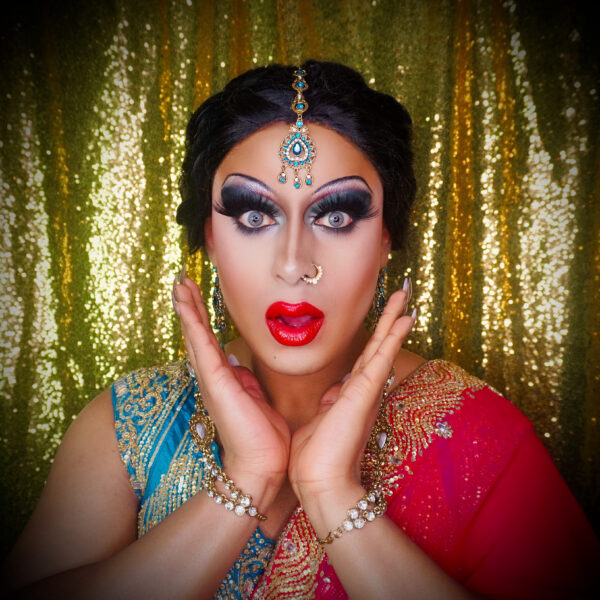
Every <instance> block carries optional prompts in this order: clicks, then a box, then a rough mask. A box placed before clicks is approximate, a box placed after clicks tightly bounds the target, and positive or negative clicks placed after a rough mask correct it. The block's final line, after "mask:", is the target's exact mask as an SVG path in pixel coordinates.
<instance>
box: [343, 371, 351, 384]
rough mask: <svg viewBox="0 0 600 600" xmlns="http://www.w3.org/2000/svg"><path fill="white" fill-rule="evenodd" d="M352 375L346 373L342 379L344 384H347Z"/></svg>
mask: <svg viewBox="0 0 600 600" xmlns="http://www.w3.org/2000/svg"><path fill="white" fill-rule="evenodd" d="M350 375H352V373H346V374H345V375H344V376H343V377H342V383H346V381H348V379H350Z"/></svg>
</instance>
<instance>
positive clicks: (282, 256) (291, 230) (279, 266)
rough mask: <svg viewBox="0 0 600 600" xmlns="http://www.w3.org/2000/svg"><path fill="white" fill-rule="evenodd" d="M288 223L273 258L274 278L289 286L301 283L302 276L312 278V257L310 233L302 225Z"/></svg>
mask: <svg viewBox="0 0 600 600" xmlns="http://www.w3.org/2000/svg"><path fill="white" fill-rule="evenodd" d="M299 221H300V222H294V221H292V220H290V221H288V223H287V225H286V227H285V229H284V230H283V231H282V240H281V244H280V247H279V249H278V250H279V251H278V252H277V256H276V258H275V276H276V277H278V278H279V279H281V280H283V281H285V282H286V283H287V284H289V285H296V284H297V283H298V282H302V276H303V275H309V276H312V274H313V271H314V268H313V266H312V264H313V262H316V260H314V257H312V255H311V240H310V232H309V231H307V230H306V227H305V226H304V223H303V222H302V221H301V220H299Z"/></svg>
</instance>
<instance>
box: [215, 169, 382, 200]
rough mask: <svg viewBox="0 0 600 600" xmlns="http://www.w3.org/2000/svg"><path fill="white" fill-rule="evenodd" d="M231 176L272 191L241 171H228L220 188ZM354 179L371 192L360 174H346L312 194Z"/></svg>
mask: <svg viewBox="0 0 600 600" xmlns="http://www.w3.org/2000/svg"><path fill="white" fill-rule="evenodd" d="M231 177H242V178H243V179H247V180H248V181H250V182H252V183H253V184H254V185H256V186H258V187H260V188H261V189H262V190H264V191H265V192H267V193H269V194H273V193H274V192H273V190H272V189H271V188H270V187H269V186H268V185H267V184H266V183H263V182H262V181H261V180H260V179H256V178H255V177H252V176H250V175H244V174H243V173H230V174H229V175H227V177H225V180H224V181H223V185H222V186H221V189H223V188H224V187H225V185H226V184H227V181H228V180H229V179H230V178H231ZM354 181H360V182H362V183H363V184H364V185H365V187H366V188H367V189H368V190H369V192H371V194H372V193H373V190H372V189H371V188H370V186H369V184H368V183H367V182H366V181H365V180H364V179H363V178H362V177H361V176H360V175H348V176H346V177H340V178H339V179H334V180H333V181H328V182H327V183H324V184H323V185H322V186H320V187H318V188H317V189H316V190H315V191H314V192H313V193H312V195H313V196H315V195H317V194H319V193H322V192H327V190H328V189H329V188H331V187H335V186H338V185H340V183H350V182H354Z"/></svg>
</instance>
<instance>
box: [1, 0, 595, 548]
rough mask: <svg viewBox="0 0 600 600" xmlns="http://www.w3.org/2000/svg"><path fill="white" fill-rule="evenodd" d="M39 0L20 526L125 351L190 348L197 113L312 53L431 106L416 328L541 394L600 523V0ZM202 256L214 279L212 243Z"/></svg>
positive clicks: (437, 350) (507, 385) (18, 271)
mask: <svg viewBox="0 0 600 600" xmlns="http://www.w3.org/2000/svg"><path fill="white" fill-rule="evenodd" d="M22 6H25V9H24V10H20V8H19V7H22ZM27 6H29V5H28V4H27V3H25V4H24V3H15V7H16V8H15V10H10V11H4V13H3V15H2V32H1V33H0V64H1V67H2V74H3V77H2V83H1V87H2V91H1V93H0V256H1V261H2V268H1V269H0V291H1V292H0V293H1V295H2V298H1V300H0V365H1V374H0V405H1V406H0V411H1V415H2V417H1V423H2V425H0V427H1V431H0V470H1V475H2V476H1V477H0V503H1V507H2V510H0V536H1V537H2V538H3V540H2V541H3V543H4V548H5V549H8V547H10V546H12V544H13V543H14V540H15V539H16V536H17V535H18V534H19V533H20V531H21V530H22V528H23V526H24V525H25V522H26V520H27V519H28V517H29V515H30V514H31V511H32V510H33V507H34V506H35V503H36V502H37V500H38V498H39V496H40V493H41V490H42V487H43V485H44V482H45V480H46V479H47V476H48V471H49V469H50V467H51V464H52V457H53V456H54V455H55V453H56V449H57V447H58V445H59V443H60V440H61V439H62V436H63V434H64V432H65V430H66V429H67V427H68V425H69V424H70V423H71V421H72V419H73V417H74V415H76V414H77V413H79V412H80V411H81V409H82V408H83V407H84V406H85V405H86V404H87V403H88V402H89V401H90V399H91V398H93V397H94V396H95V395H96V394H97V393H98V392H99V391H100V390H102V389H103V388H104V387H106V386H107V385H110V383H111V382H113V381H114V380H115V379H117V378H118V377H120V375H121V374H122V373H124V372H128V371H132V370H133V369H136V368H138V367H140V366H142V365H149V364H155V363H159V364H166V363H168V362H171V361H174V360H177V359H178V357H180V356H181V352H182V348H183V343H182V341H181V336H180V335H179V328H178V325H177V321H176V319H174V318H173V314H172V309H171V304H170V298H169V288H170V285H171V282H172V281H173V276H174V275H175V273H177V272H178V271H179V269H180V268H181V263H182V260H183V259H184V257H186V255H187V252H186V248H185V243H184V241H183V237H184V236H182V234H181V231H180V228H179V226H177V224H176V223H175V210H176V207H177V204H178V203H179V195H178V192H177V180H178V176H179V169H180V165H181V161H182V157H183V149H184V130H185V126H186V123H187V120H188V119H189V116H190V114H191V113H192V112H193V110H194V109H195V108H196V107H198V106H199V105H200V103H201V102H202V101H203V100H205V99H206V98H208V97H209V96H210V95H211V94H214V93H216V92H219V91H220V90H221V89H223V87H224V85H225V84H226V82H227V81H228V80H230V79H231V78H233V77H235V76H237V75H239V74H240V73H242V72H243V71H245V70H246V69H248V68H251V67H254V66H256V67H258V66H263V65H266V64H269V63H272V62H279V63H286V64H298V63H300V62H302V61H303V60H304V59H306V58H322V59H323V58H326V59H327V60H335V61H340V62H342V63H345V64H348V65H350V66H352V67H354V68H356V69H358V70H359V71H360V73H361V74H363V76H364V78H365V80H366V81H367V83H368V84H369V85H371V86H372V87H374V88H376V89H378V90H380V91H383V92H386V93H389V94H391V95H392V96H394V97H396V98H398V99H399V100H400V101H401V102H403V103H404V104H405V106H406V107H407V109H408V111H409V112H410V114H411V117H412V120H413V124H414V142H415V153H414V154H415V169H416V174H417V181H418V189H419V194H418V197H417V201H416V205H415V210H414V211H413V213H412V214H411V218H410V225H411V233H410V238H411V244H410V246H411V248H412V252H410V254H405V253H401V252H398V253H394V254H393V258H392V260H391V261H390V264H389V268H388V278H389V286H388V292H389V291H391V289H393V288H394V287H397V286H399V285H400V286H401V285H402V281H403V278H404V277H405V276H406V275H411V276H412V278H413V283H414V298H415V305H416V306H418V309H419V319H418V322H417V324H416V326H415V329H414V330H413V332H412V334H411V336H410V337H409V339H408V340H407V342H406V343H407V347H408V348H409V349H410V350H413V351H414V352H417V353H418V354H421V355H423V356H425V357H427V358H433V357H444V358H446V359H448V360H451V361H453V362H455V363H457V364H459V365H461V366H462V367H463V368H465V369H466V370H468V371H469V372H472V373H475V374H476V375H478V376H479V377H481V378H483V379H485V381H488V382H490V383H491V384H492V385H494V386H495V387H496V388H497V389H499V390H500V391H501V392H502V394H504V395H505V396H506V397H508V398H510V399H511V401H512V402H514V403H515V405H517V406H518V407H520V408H521V409H522V410H523V411H524V412H525V414H526V415H527V416H528V418H530V419H531V420H532V421H533V422H534V424H535V426H536V429H537V432H538V434H539V435H540V437H541V438H542V439H543V441H544V443H545V445H546V446H547V447H548V449H549V450H550V452H551V454H552V456H553V458H554V460H555V461H556V462H557V465H558V467H559V468H560V470H561V472H562V474H563V476H565V477H566V478H567V480H568V482H569V484H570V485H571V487H572V489H573V491H574V492H575V494H576V496H577V498H578V500H579V501H580V502H582V503H583V504H584V506H585V507H586V508H587V511H588V514H589V515H590V516H592V517H594V518H595V520H596V522H597V523H598V525H599V528H598V530H599V531H600V511H599V510H598V507H599V506H600V426H599V424H600V311H599V310H598V302H597V299H598V298H599V297H600V235H598V232H599V231H600V202H599V201H598V198H600V177H599V174H600V168H599V164H598V131H599V130H600V87H599V86H598V81H600V74H599V69H600V60H598V53H597V48H598V44H597V42H596V39H597V37H598V34H597V29H596V27H594V23H596V22H597V19H596V17H595V13H594V12H593V11H594V10H595V8H594V7H595V4H594V3H592V2H588V3H585V2H578V3H576V7H575V8H574V7H573V3H570V2H553V3H544V2H531V1H529V0H490V1H487V2H483V1H481V0H477V1H475V0H431V1H430V0H427V1H424V2H415V1H414V0H411V1H399V2H390V0H386V1H385V2H384V1H382V0H370V1H368V2H365V1H363V0H348V1H347V2H340V1H339V0H319V1H318V2H308V1H306V2H290V1H287V2H285V1H281V0H280V1H278V2H275V1H274V0H268V1H265V0H244V1H242V0H236V1H235V2H233V1H230V2H223V1H217V0H146V1H144V2H141V1H140V0H131V1H129V0H127V1H125V0H115V1H113V2H58V3H53V5H52V8H51V9H47V10H43V11H38V10H33V11H32V10H27V8H26V7H27ZM44 6H46V5H44ZM588 7H589V8H588ZM290 114H291V113H290ZM274 184H275V185H278V184H277V182H276V181H275V182H274ZM187 265H188V267H189V272H190V273H191V274H193V276H194V278H195V279H196V281H197V282H198V283H199V285H200V286H201V288H202V291H203V293H204V295H205V298H209V297H210V296H211V292H212V287H213V286H214V278H213V277H212V274H211V271H210V267H209V264H208V261H207V260H206V254H205V253H204V252H198V253H196V254H195V255H193V256H192V257H187ZM227 333H228V334H230V333H231V332H229V331H228V332H227Z"/></svg>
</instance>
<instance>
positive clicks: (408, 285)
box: [402, 277, 412, 312]
mask: <svg viewBox="0 0 600 600" xmlns="http://www.w3.org/2000/svg"><path fill="white" fill-rule="evenodd" d="M402 289H403V290H404V292H405V293H406V302H405V304H404V311H405V312H406V311H407V310H408V303H409V302H410V299H411V298H412V279H411V278H410V277H405V278H404V284H403V285H402Z"/></svg>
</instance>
